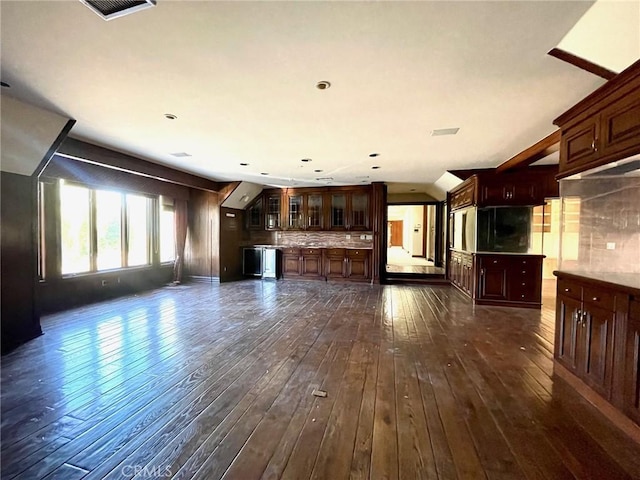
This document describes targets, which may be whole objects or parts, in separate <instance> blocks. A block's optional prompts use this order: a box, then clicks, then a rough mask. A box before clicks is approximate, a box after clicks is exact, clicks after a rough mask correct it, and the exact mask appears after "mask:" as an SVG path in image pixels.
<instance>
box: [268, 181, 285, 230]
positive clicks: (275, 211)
mask: <svg viewBox="0 0 640 480" xmlns="http://www.w3.org/2000/svg"><path fill="white" fill-rule="evenodd" d="M264 211H265V212H264V213H265V214H264V228H265V229H266V230H280V229H281V228H282V193H281V192H280V191H279V190H277V191H271V192H267V193H265V194H264Z"/></svg>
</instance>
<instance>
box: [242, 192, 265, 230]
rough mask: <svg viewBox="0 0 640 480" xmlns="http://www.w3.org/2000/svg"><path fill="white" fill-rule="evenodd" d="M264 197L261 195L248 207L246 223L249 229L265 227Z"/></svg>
mask: <svg viewBox="0 0 640 480" xmlns="http://www.w3.org/2000/svg"><path fill="white" fill-rule="evenodd" d="M263 215H264V198H262V195H260V196H259V197H258V198H257V199H256V200H255V201H254V202H253V203H252V204H251V205H250V206H249V208H247V213H246V217H245V218H246V225H247V230H263V229H264V216H263Z"/></svg>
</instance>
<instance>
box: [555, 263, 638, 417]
mask: <svg viewBox="0 0 640 480" xmlns="http://www.w3.org/2000/svg"><path fill="white" fill-rule="evenodd" d="M556 275H557V277H558V287H557V299H556V332H555V359H556V361H557V362H558V364H560V365H561V366H562V367H564V368H565V369H566V370H568V371H569V372H571V373H572V374H573V375H575V376H577V377H578V378H579V379H580V380H582V382H584V384H585V385H586V386H588V387H590V389H591V390H593V391H595V392H597V393H598V394H599V395H600V396H601V397H603V398H604V399H605V400H607V401H608V402H610V403H611V404H612V405H613V406H615V407H617V408H618V409H619V410H620V411H622V412H623V413H625V414H626V415H627V416H628V417H629V418H631V419H632V420H633V421H635V422H636V423H638V424H640V356H639V349H640V345H639V341H640V340H639V339H640V301H639V299H640V290H638V289H635V288H632V287H625V286H620V285H615V284H611V283H609V282H603V281H600V280H597V279H590V278H583V277H579V276H576V275H572V274H567V273H563V272H556Z"/></svg>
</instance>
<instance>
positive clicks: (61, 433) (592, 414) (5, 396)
mask: <svg viewBox="0 0 640 480" xmlns="http://www.w3.org/2000/svg"><path fill="white" fill-rule="evenodd" d="M553 310H554V299H553V298H545V305H544V308H543V310H542V311H537V310H528V309H508V308H499V307H478V306H476V307H473V306H472V305H471V304H470V301H469V299H468V298H466V297H464V296H463V295H462V294H460V293H459V292H458V291H457V290H455V289H454V288H452V287H449V286H433V287H427V286H406V285H400V286H395V285H394V286H375V285H374V286H372V285H362V284H338V283H329V284H327V283H323V282H293V281H279V282H271V281H244V282H238V283H229V284H222V285H219V284H192V285H181V286H178V287H170V288H164V289H160V290H156V291H153V292H148V293H145V294H140V295H137V296H131V297H126V298H122V299H118V300H115V301H110V302H104V303H99V304H94V305H90V306H86V307H82V308H78V309H74V310H70V311H67V312H63V313H60V314H56V315H51V316H47V317H45V318H43V320H42V326H43V330H44V331H45V335H44V336H42V337H40V338H38V339H36V340H34V341H32V342H30V343H28V344H27V345H24V346H23V347H22V348H20V349H18V350H16V351H14V352H12V353H11V354H9V355H7V356H4V357H3V358H2V369H1V376H2V384H1V387H2V393H1V402H2V430H1V435H2V437H1V442H2V456H1V461H2V465H1V476H2V478H3V479H13V478H18V479H30V480H32V479H40V478H46V479H56V478H61V479H67V480H73V479H80V478H85V479H103V478H108V479H124V478H136V479H143V478H180V479H191V478H193V479H219V478H224V479H227V480H233V479H241V480H246V479H259V478H265V479H297V480H298V479H307V478H309V479H332V480H333V479H338V480H339V479H347V478H353V479H369V478H370V479H375V480H377V479H419V478H440V479H455V478H460V479H483V478H486V479H571V478H579V479H582V478H594V479H633V478H636V479H637V478H640V449H639V448H638V446H637V445H636V444H634V443H632V442H631V441H630V440H629V439H628V438H627V437H625V436H624V435H623V434H622V433H621V432H619V431H617V430H614V429H612V428H610V427H609V426H608V424H607V422H606V421H605V420H603V418H602V417H601V416H600V415H599V414H598V413H597V412H596V411H595V410H594V409H593V407H591V406H590V405H589V404H588V403H587V402H586V401H584V400H582V399H581V398H580V397H578V396H577V395H576V394H575V393H573V391H572V390H571V389H570V388H567V386H566V385H565V384H564V383H563V381H562V380H561V379H557V378H555V377H554V376H553V363H552V350H553V330H554V325H553V324H554V311H553ZM314 389H323V390H326V391H327V394H328V395H327V397H326V398H320V397H315V396H313V395H312V391H313V390H314Z"/></svg>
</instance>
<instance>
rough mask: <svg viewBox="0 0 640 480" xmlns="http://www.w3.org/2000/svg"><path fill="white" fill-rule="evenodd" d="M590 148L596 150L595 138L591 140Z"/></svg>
mask: <svg viewBox="0 0 640 480" xmlns="http://www.w3.org/2000/svg"><path fill="white" fill-rule="evenodd" d="M591 150H593V151H594V152H595V151H596V140H595V139H593V140H591Z"/></svg>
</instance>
